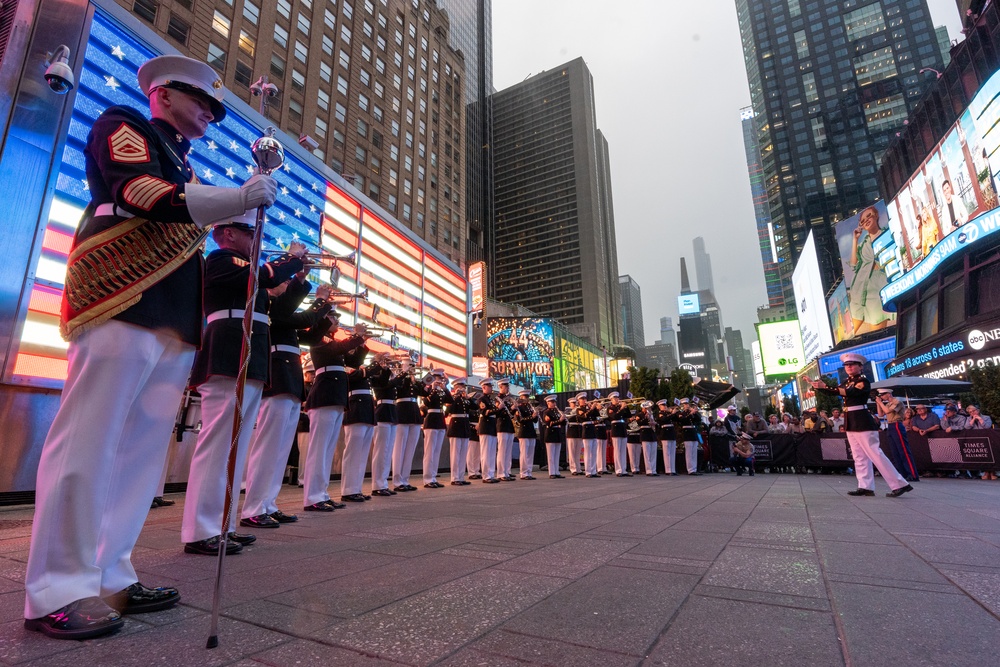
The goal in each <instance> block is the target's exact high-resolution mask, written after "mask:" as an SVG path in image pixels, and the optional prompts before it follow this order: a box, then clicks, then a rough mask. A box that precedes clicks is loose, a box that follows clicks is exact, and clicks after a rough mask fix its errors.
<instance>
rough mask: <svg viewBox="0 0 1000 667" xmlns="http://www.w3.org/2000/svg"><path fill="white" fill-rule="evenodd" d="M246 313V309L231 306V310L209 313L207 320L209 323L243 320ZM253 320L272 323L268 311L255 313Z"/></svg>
mask: <svg viewBox="0 0 1000 667" xmlns="http://www.w3.org/2000/svg"><path fill="white" fill-rule="evenodd" d="M245 314H246V311H245V310H235V309H232V308H230V309H229V310H217V311H215V312H214V313H209V315H208V317H206V318H205V320H206V322H207V323H208V324H211V323H212V322H214V321H216V320H242V319H243V316H244V315H245ZM253 321H254V322H260V323H262V324H270V323H271V321H270V320H269V319H268V318H267V314H266V313H254V314H253Z"/></svg>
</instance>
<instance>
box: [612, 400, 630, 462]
mask: <svg viewBox="0 0 1000 667" xmlns="http://www.w3.org/2000/svg"><path fill="white" fill-rule="evenodd" d="M619 396H620V395H619V393H618V392H617V391H613V392H611V393H610V394H608V398H609V399H610V400H611V402H610V403H609V404H608V422H609V424H610V427H611V444H612V448H613V449H614V458H615V475H617V476H618V477H624V476H625V473H627V472H628V466H627V465H626V453H625V452H626V449H625V448H626V443H627V441H628V423H629V420H630V419H631V418H632V411H631V410H630V409H629V407H628V406H627V405H625V404H624V403H622V402H621V398H619Z"/></svg>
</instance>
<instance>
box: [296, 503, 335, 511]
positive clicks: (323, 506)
mask: <svg viewBox="0 0 1000 667" xmlns="http://www.w3.org/2000/svg"><path fill="white" fill-rule="evenodd" d="M302 509H303V510H305V511H306V512H332V511H333V505H331V504H329V503H327V502H322V503H313V504H312V505H306V506H305V507H303V508H302Z"/></svg>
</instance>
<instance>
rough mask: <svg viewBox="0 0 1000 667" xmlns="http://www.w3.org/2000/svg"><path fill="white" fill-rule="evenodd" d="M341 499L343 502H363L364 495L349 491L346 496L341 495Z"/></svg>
mask: <svg viewBox="0 0 1000 667" xmlns="http://www.w3.org/2000/svg"><path fill="white" fill-rule="evenodd" d="M340 499H341V500H343V501H344V502H345V503H363V502H365V497H364V496H363V495H361V494H360V493H350V494H348V495H346V496H341V497H340Z"/></svg>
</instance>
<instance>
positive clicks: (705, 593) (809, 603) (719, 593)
mask: <svg viewBox="0 0 1000 667" xmlns="http://www.w3.org/2000/svg"><path fill="white" fill-rule="evenodd" d="M694 593H695V595H700V596H701V597H706V598H718V599H721V600H736V601H740V602H754V603H757V604H766V605H775V606H778V607H792V608H795V609H805V610H807V611H830V601H829V600H827V599H825V598H812V597H803V596H801V595H784V594H781V593H771V592H769V591H752V590H745V589H740V588H725V587H722V586H709V585H706V584H699V585H698V586H697V587H696V588H695V589H694Z"/></svg>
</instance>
